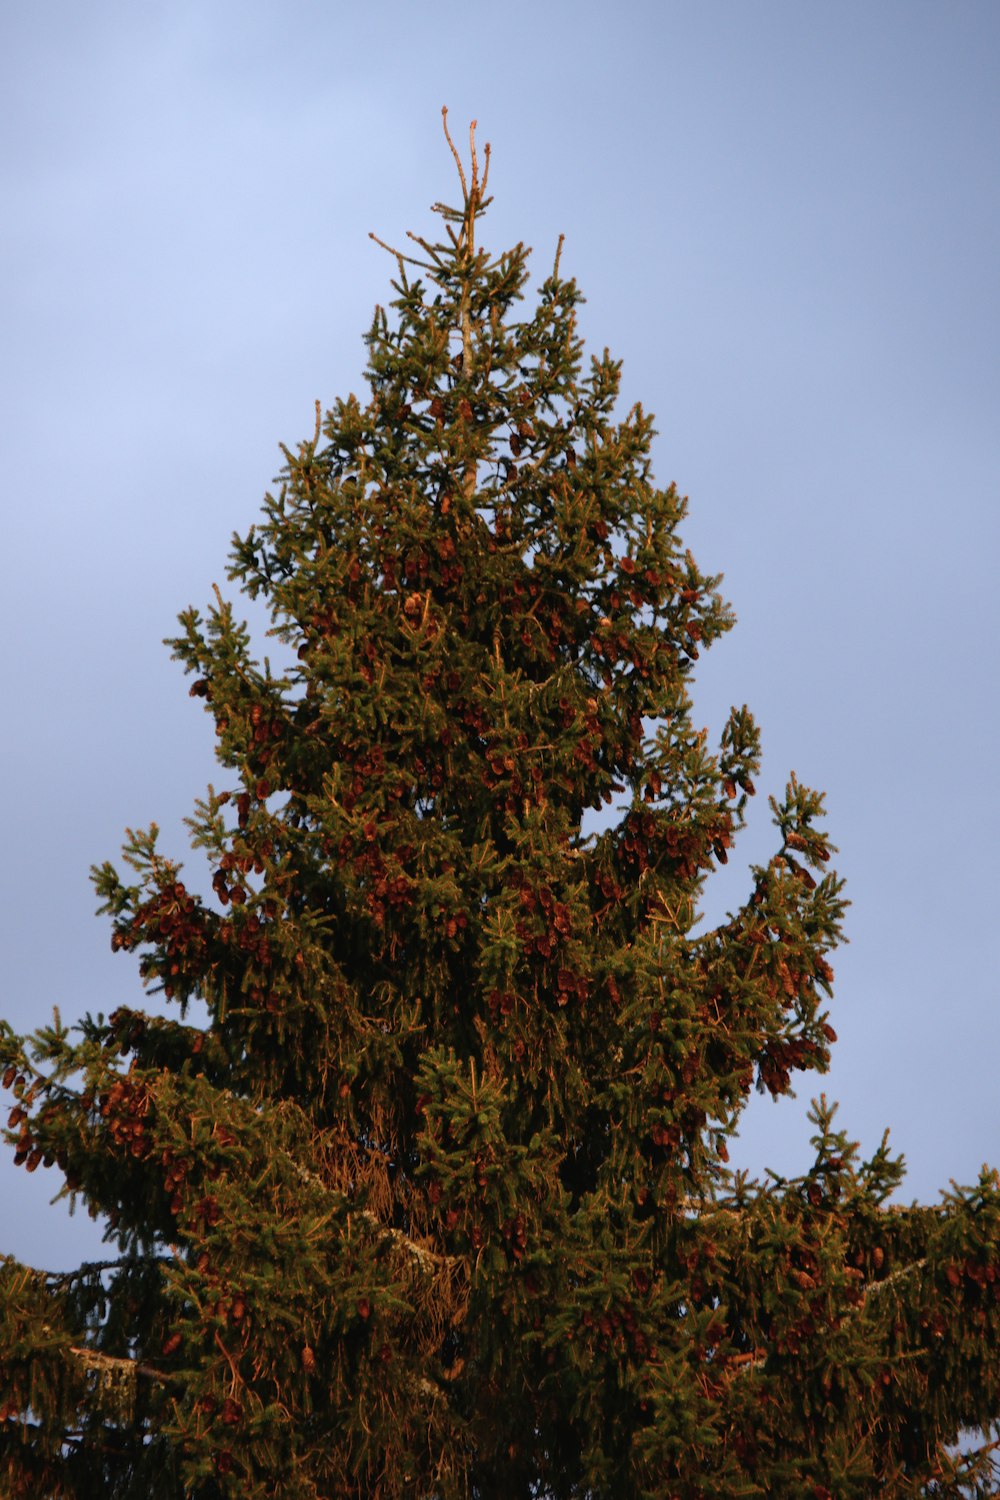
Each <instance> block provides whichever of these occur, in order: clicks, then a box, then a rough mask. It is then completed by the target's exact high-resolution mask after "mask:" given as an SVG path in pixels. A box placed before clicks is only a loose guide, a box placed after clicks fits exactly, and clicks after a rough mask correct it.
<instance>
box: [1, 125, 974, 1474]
mask: <svg viewBox="0 0 1000 1500" xmlns="http://www.w3.org/2000/svg"><path fill="white" fill-rule="evenodd" d="M449 143H450V138H449ZM452 150H453V152H454V156H455V162H456V165H457V167H458V172H459V178H460V187H461V202H460V204H459V206H458V207H456V208H450V207H447V206H443V205H437V210H438V212H439V214H440V216H441V218H442V221H443V228H442V231H441V236H440V238H439V239H438V240H429V239H424V238H422V237H413V239H412V241H411V242H410V244H409V246H408V250H407V253H405V254H404V253H402V252H400V251H395V250H393V251H391V252H390V253H391V254H392V256H393V260H394V264H395V268H396V272H395V279H394V281H393V283H392V285H393V300H392V302H391V306H390V309H389V311H388V312H387V311H384V310H383V309H382V308H378V309H377V310H376V314H375V318H374V321H373V323H372V326H371V330H370V332H369V334H368V338H367V344H368V369H367V380H368V387H369V391H368V396H367V399H366V400H365V401H363V402H362V401H361V400H359V399H358V398H356V397H354V396H350V397H348V398H347V399H346V400H342V401H338V402H336V403H335V404H334V406H333V407H332V409H331V410H329V411H328V412H326V413H325V414H323V413H321V412H320V410H319V407H318V405H317V419H316V426H315V431H314V433H313V435H312V437H311V438H309V440H308V441H305V442H303V443H302V444H301V445H299V446H298V448H297V449H296V450H295V451H294V452H292V451H290V450H285V467H284V469H283V471H282V474H281V476H280V481H279V485H278V488H277V492H276V494H274V495H269V496H268V497H267V499H266V502H265V506H264V512H263V518H262V520H261V521H260V522H259V523H258V524H257V525H255V526H253V527H251V528H250V531H249V532H248V533H247V535H246V536H243V537H237V538H235V539H234V545H233V554H232V568H231V575H230V576H231V579H232V580H233V581H234V582H235V583H236V584H238V585H239V586H240V588H242V590H244V591H245V593H246V594H247V595H248V596H249V597H250V598H251V599H253V598H261V599H262V600H263V601H264V602H265V603H266V605H267V607H268V609H269V611H270V615H271V619H272V622H273V630H272V635H273V636H274V638H275V641H276V650H277V652H278V653H280V660H279V662H278V665H276V666H272V665H271V663H270V662H269V661H268V660H267V659H263V660H261V659H258V657H257V656H255V654H254V650H253V647H252V643H251V639H250V635H249V632H248V630H247V629H246V627H245V626H243V625H241V624H240V623H239V619H238V617H237V615H236V614H235V613H234V611H233V607H232V605H231V603H230V602H229V601H228V600H226V599H224V598H223V597H222V595H221V594H217V597H216V600H215V602H214V604H213V606H212V607H211V609H210V610H209V613H208V615H207V618H202V616H201V615H200V614H199V613H198V612H197V611H196V610H194V609H190V610H187V611H186V612H185V613H184V614H182V615H181V617H180V633H179V634H178V636H177V638H176V639H175V640H173V641H172V642H171V645H172V647H173V650H174V653H175V655H176V656H177V658H178V659H179V660H180V662H181V663H182V665H183V667H184V669H185V671H187V672H188V673H190V674H191V676H192V686H191V693H192V695H193V696H194V697H196V698H199V699H200V700H201V701H202V704H203V705H204V707H205V709H206V710H207V712H208V714H209V716H210V718H211V720H212V722H213V725H214V729H215V734H216V737H217V756H218V761H219V764H220V766H221V768H222V770H221V777H222V785H221V787H220V788H218V789H217V788H216V787H214V786H210V787H209V788H208V791H207V793H206V794H205V796H204V798H202V799H201V800H200V801H198V802H197V804H196V807H195V812H194V816H193V817H192V818H191V820H190V826H191V834H192V841H193V845H194V847H195V849H197V850H198V851H200V853H201V854H202V855H203V856H204V858H205V860H207V862H208V865H209V867H210V874H209V876H208V877H207V878H206V881H205V882H204V889H198V888H197V882H195V883H192V884H191V885H189V884H188V883H187V882H186V881H185V879H184V878H183V871H182V869H181V866H180V864H179V863H177V861H176V860H174V859H172V858H170V857H169V856H168V855H166V854H164V853H163V852H161V850H160V848H159V845H158V841H157V830H156V827H155V825H151V826H150V828H149V829H147V830H144V831H138V832H130V833H129V834H128V842H127V844H126V847H125V850H124V870H125V873H124V874H123V873H120V871H119V869H118V868H116V867H115V866H112V865H111V864H105V865H103V866H101V867H100V868H99V869H97V870H95V881H96V887H97V891H98V893H99V897H100V900H101V903H102V909H103V911H104V912H105V913H107V915H108V916H109V917H110V921H111V926H112V944H113V946H114V947H115V948H116V949H121V950H124V951H125V952H127V953H135V954H136V955H137V956H138V963H139V968H140V972H141V975H142V978H143V981H144V982H145V983H146V984H147V985H148V986H150V987H152V988H153V989H154V990H155V991H156V992H158V993H160V994H161V995H162V996H163V997H165V998H166V999H167V1000H169V1001H172V1002H173V1009H170V1008H168V1010H167V1014H166V1015H165V1016H164V1015H159V1014H150V1013H147V1012H145V1011H143V1010H142V1009H140V1008H137V1009H129V1008H122V1009H119V1010H117V1011H115V1012H114V1014H112V1015H111V1016H110V1017H108V1018H105V1017H104V1016H101V1015H99V1016H96V1017H94V1016H90V1015H88V1016H87V1017H85V1019H84V1020H83V1021H82V1022H81V1023H80V1025H79V1026H78V1027H77V1028H75V1029H73V1030H70V1029H68V1028H66V1027H65V1026H64V1025H63V1024H62V1023H61V1021H60V1020H59V1018H58V1017H56V1019H55V1021H54V1022H53V1024H52V1025H51V1026H48V1027H45V1028H42V1029H41V1030H39V1031H38V1032H36V1033H35V1034H34V1035H33V1036H31V1037H28V1038H24V1037H20V1036H17V1035H15V1034H14V1032H13V1031H12V1030H11V1028H10V1027H9V1026H7V1025H6V1024H5V1023H0V1071H2V1083H3V1086H4V1088H5V1089H6V1090H9V1091H10V1096H11V1101H12V1107H11V1110H10V1115H9V1120H8V1128H7V1131H6V1138H7V1141H8V1143H9V1145H10V1146H11V1148H12V1149H13V1152H14V1159H15V1161H16V1162H18V1163H20V1164H22V1165H23V1166H24V1168H25V1169H26V1170H27V1171H29V1172H33V1171H34V1170H35V1169H36V1168H37V1167H38V1166H39V1165H44V1166H45V1167H48V1168H54V1169H56V1171H57V1172H58V1173H59V1174H60V1178H61V1182H62V1184H63V1192H64V1193H65V1194H68V1195H69V1196H70V1197H71V1198H73V1199H75V1200H79V1201H80V1202H82V1203H83V1204H85V1205H86V1207H87V1208H88V1209H89V1210H90V1211H91V1212H92V1213H93V1214H94V1215H97V1216H100V1217H101V1218H102V1219H103V1220H104V1221H105V1222H106V1224H107V1235H106V1238H107V1242H108V1247H109V1249H108V1259H107V1260H106V1261H103V1262H101V1263H98V1264H85V1265H82V1266H80V1267H79V1269H77V1270H75V1271H71V1272H66V1273H58V1274H56V1273H52V1272H47V1271H45V1270H41V1269H34V1268H31V1267H28V1266H24V1265H20V1264H18V1263H17V1262H16V1261H15V1260H14V1259H13V1258H11V1257H9V1256H8V1257H0V1418H2V1420H0V1493H2V1494H3V1495H4V1496H5V1497H11V1500H57V1497H59V1500H63V1497H65V1500H98V1497H100V1500H140V1497H141V1500H182V1497H190V1500H222V1497H229V1496H232V1497H240V1500H265V1497H283V1500H332V1497H340V1496H355V1497H359V1500H360V1497H380V1500H381V1497H386V1500H388V1497H396V1496H399V1497H402V1496H412V1497H423V1500H452V1497H455V1500H458V1497H482V1500H486V1497H493V1496H496V1497H511V1500H516V1497H523V1500H529V1497H539V1500H542V1497H553V1500H556V1497H559V1500H563V1497H565V1500H570V1497H573V1500H584V1497H594V1500H597V1497H605V1496H607V1497H612V1496H613V1497H625V1500H627V1497H650V1500H651V1497H654V1496H656V1497H664V1496H676V1497H684V1500H688V1497H699V1496H704V1497H709V1496H712V1497H716V1496H723V1497H725V1496H750V1495H766V1496H786V1497H801V1496H806V1497H809V1496H812V1497H815V1500H831V1497H836V1500H847V1497H855V1496H856V1497H862V1496H865V1497H867V1496H872V1495H876V1494H878V1495H889V1496H928V1497H929V1496H935V1497H936V1496H941V1497H943V1496H958V1495H962V1496H973V1495H987V1494H996V1493H1000V1490H998V1489H997V1479H996V1474H995V1472H994V1469H993V1460H992V1454H993V1441H992V1440H993V1438H996V1437H998V1436H1000V1427H998V1426H997V1422H998V1418H1000V1341H998V1331H1000V1184H998V1179H997V1176H996V1174H995V1173H992V1172H988V1171H986V1170H985V1169H984V1172H983V1175H982V1177H981V1179H980V1181H979V1182H978V1183H976V1184H975V1185H973V1186H971V1187H969V1188H964V1189H955V1190H953V1191H952V1192H951V1193H949V1194H946V1195H944V1196H943V1198H942V1200H941V1202H940V1203H939V1204H938V1205H935V1206H932V1207H927V1206H920V1205H913V1206H910V1207H903V1206H900V1205H899V1204H898V1203H896V1202H895V1201H892V1200H891V1195H892V1193H893V1190H894V1189H895V1188H897V1187H898V1185H899V1183H900V1181H901V1179H902V1175H903V1169H902V1164H901V1161H900V1160H898V1159H896V1158H894V1157H893V1156H892V1155H891V1154H890V1153H889V1150H888V1147H887V1145H886V1142H885V1141H883V1143H882V1145H881V1146H880V1147H879V1149H878V1150H877V1151H876V1152H875V1153H874V1155H873V1156H871V1157H870V1158H869V1159H867V1160H863V1159H862V1158H861V1156H860V1154H859V1151H858V1148H857V1146H856V1145H854V1144H853V1143H852V1142H851V1141H850V1140H849V1138H848V1136H847V1135H846V1134H844V1133H843V1132H842V1131H840V1130H839V1129H838V1128H837V1127H836V1125H835V1121H834V1110H833V1108H832V1107H831V1106H829V1105H828V1104H827V1103H826V1101H825V1098H820V1100H819V1101H818V1102H817V1103H816V1104H815V1105H814V1107H813V1113H812V1116H811V1118H812V1121H813V1126H814V1136H813V1145H814V1148H815V1160H814V1163H813V1165H812V1166H811V1168H810V1169H809V1171H808V1172H807V1173H806V1174H805V1175H804V1176H802V1177H801V1178H796V1179H794V1180H782V1179H778V1178H775V1177H769V1178H768V1179H767V1180H765V1181H753V1180H749V1179H748V1178H747V1177H746V1176H745V1175H744V1174H741V1173H734V1172H732V1171H731V1170H730V1168H729V1167H728V1166H727V1162H728V1149H727V1141H728V1140H729V1139H730V1137H731V1136H732V1135H733V1133H734V1131H735V1130H736V1128H737V1126H738V1123H739V1119H740V1114H741V1111H742V1109H743V1107H744V1105H745V1104H746V1101H747V1098H748V1096H749V1094H750V1092H751V1091H752V1090H753V1089H754V1088H755V1087H756V1088H757V1089H759V1090H762V1091H765V1092H768V1093H770V1094H771V1095H774V1096H781V1095H784V1094H786V1093H788V1092H789V1090H790V1087H791V1084H792V1081H793V1077H794V1075H796V1074H798V1073H810V1072H811V1073H823V1072H824V1071H825V1070H826V1068H827V1066H828V1061H829V1055H830V1047H831V1045H832V1044H833V1043H834V1042H835V1040H836V1036H835V1033H834V1030H833V1027H832V1026H831V1024H830V1021H829V1016H828V1009H827V1007H828V1003H829V1000H830V997H831V993H832V991H831V986H832V980H833V972H832V969H831V965H830V954H831V952H832V950H833V949H834V948H835V946H836V945H837V942H838V940H839V938H840V936H841V924H842V920H843V915H844V905H845V903H844V899H843V895H842V887H841V882H840V880H839V879H838V877H837V876H836V875H835V874H834V873H833V872H832V871H831V869H830V865H829V861H830V855H831V848H832V846H831V845H830V843H829V841H828V838H827V834H826V831H825V826H824V822H823V809H822V798H821V796H820V795H819V794H817V793H816V792H813V791H811V790H809V789H808V788H807V787H805V786H804V785H802V784H801V783H799V782H798V781H797V780H796V779H795V778H794V777H793V778H792V779H791V780H790V782H789V784H788V787H787V791H786V793H785V796H784V798H783V799H782V800H780V801H775V802H772V812H773V818H774V825H775V836H774V846H773V848H774V852H773V857H772V858H771V859H770V861H769V863H767V864H766V865H761V866H754V867H752V869H751V871H750V873H749V877H748V882H747V890H748V895H747V899H746V900H745V902H744V904H743V905H742V906H740V907H739V909H738V910H736V911H734V912H732V913H730V914H729V915H728V916H727V918H726V920H725V921H723V922H721V923H720V924H719V925H717V926H715V927H713V928H710V929H709V928H706V927H705V925H704V921H703V919H701V916H700V913H701V908H702V897H703V893H704V889H705V883H706V881H707V879H708V878H709V876H710V874H711V872H712V870H713V869H714V868H715V867H716V866H717V865H719V864H724V863H725V862H726V861H727V860H728V859H729V857H730V855H731V853H732V852H733V850H734V847H735V845H736V842H737V839H738V835H739V833H740V830H741V828H742V826H743V823H744V818H745V814H746V810H747V806H748V802H749V800H750V799H751V798H752V797H753V795H754V779H755V777H756V776H757V774H758V765H759V735H758V731H757V727H756V725H755V723H754V720H753V718H752V717H751V715H750V713H749V711H748V709H746V708H734V709H733V711H732V712H731V714H730V716H729V718H728V721H727V722H726V724H725V727H724V729H723V730H722V734H721V738H720V740H719V742H718V743H717V744H715V745H710V744H709V742H708V737H707V735H706V733H705V731H703V730H701V729H700V728H698V727H697V724H696V722H695V721H694V720H693V718H692V712H693V709H692V701H691V696H690V687H691V678H692V673H693V670H694V665H695V663H696V662H697V660H698V657H699V653H700V652H702V651H704V650H706V649H708V648H709V647H710V646H711V645H712V644H713V643H714V642H715V641H716V639H717V638H718V637H720V636H721V635H723V634H724V633H725V632H726V631H727V630H728V629H729V628H730V626H731V625H732V623H733V621H732V616H731V613H730V611H729V609H728V607H727V605H726V604H725V603H724V602H723V600H722V598H721V597H720V595H719V593H718V584H719V579H718V578H716V577H713V576H710V575H708V574H705V573H703V572H702V571H701V570H700V568H699V566H698V564H697V563H696V562H695V559H694V558H693V557H692V555H691V553H690V552H689V551H687V550H686V548H685V546H684V544H683V540H682V536H681V528H682V525H683V521H684V516H685V511H686V501H685V499H684V498H683V497H682V496H681V495H680V494H679V493H678V492H677V491H676V489H674V487H673V486H670V487H669V488H666V489H660V488H658V487H657V486H656V484H655V482H654V479H653V477H652V474H651V469H650V445H651V440H652V436H653V427H652V423H651V419H650V417H649V416H648V415H647V413H646V412H645V411H644V410H643V408H642V407H641V406H635V407H634V408H633V409H632V410H631V411H629V412H628V413H627V414H626V415H624V416H621V415H617V414H616V412H617V396H618V387H619V366H618V364H617V363H616V362H615V361H614V360H613V359H612V358H611V357H610V355H609V354H608V353H607V351H605V352H604V353H603V354H602V355H600V356H599V357H596V358H591V359H590V360H589V361H585V359H584V350H583V346H582V342H581V339H580V336H579V334H578V330H577V308H578V305H579V303H580V301H581V297H580V293H579V291H578V289H577V287H576V284H575V283H574V282H573V281H572V280H569V279H566V278H565V277H564V276H563V274H562V271H561V268H560V255H559V254H557V255H556V259H555V265H554V267H553V269H552V272H551V274H550V275H549V276H548V277H547V278H546V279H545V280H544V281H543V282H542V284H541V286H540V288H539V289H538V291H537V295H536V296H535V298H534V302H533V306H532V308H531V310H530V311H525V310H524V309H523V308H522V306H521V304H522V301H523V299H524V297H525V293H526V286H527V278H528V271H527V257H528V252H527V250H526V249H525V247H524V246H523V245H517V246H515V247H514V248H513V249H512V250H509V251H507V252H506V253H504V254H501V255H499V256H493V255H491V254H489V253H487V252H486V251H484V250H483V249H481V248H480V247H479V244H478V241H477V233H478V229H479V223H480V219H481V217H482V215H483V213H484V212H485V210H486V208H487V206H488V203H489V199H488V197H487V195H486V188H487V177H488V170H489V152H488V148H487V151H486V154H485V160H484V162H483V163H482V164H481V163H480V162H479V160H478V159H477V154H476V147H475V140H474V137H473V138H472V140H471V162H470V163H469V165H468V167H466V164H465V162H464V161H463V160H462V159H461V157H460V155H459V153H458V152H457V151H455V148H454V146H452ZM481 165H482V167H483V170H482V171H480V166H481ZM560 248H561V245H560ZM411 250H412V251H413V254H412V255H411V254H410V253H409V252H410V251H411ZM192 1002H196V1005H195V1006H194V1008H192ZM196 1017H199V1018H201V1017H205V1018H206V1019H204V1020H199V1021H198V1023H197V1024H196V1021H195V1018H196ZM970 1432H972V1433H973V1434H974V1437H973V1439H971V1440H970V1439H969V1436H968V1435H969V1433H970Z"/></svg>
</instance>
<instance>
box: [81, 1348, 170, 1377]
mask: <svg viewBox="0 0 1000 1500" xmlns="http://www.w3.org/2000/svg"><path fill="white" fill-rule="evenodd" d="M69 1352H70V1354H72V1355H74V1356H75V1357H76V1358H77V1359H78V1360H79V1361H80V1363H81V1364H82V1365H83V1367H84V1369H86V1370H100V1371H103V1372H104V1373H106V1374H108V1375H111V1374H115V1373H117V1374H119V1375H124V1376H126V1377H127V1378H129V1379H130V1380H132V1381H134V1380H135V1378H136V1376H138V1375H141V1376H143V1378H144V1379H146V1380H155V1381H156V1382H157V1383H158V1384H159V1385H180V1384H181V1383H182V1382H181V1377H180V1376H179V1375H168V1374H166V1373H165V1372H164V1371H163V1370H157V1369H156V1368H155V1367H154V1366H153V1365H147V1364H145V1363H143V1362H142V1361H139V1360H134V1359H129V1358H127V1356H121V1355H116V1354H102V1353H101V1352H100V1350H98V1349H88V1348H87V1347H86V1346H85V1345H84V1346H82V1347H81V1346H80V1345H77V1344H70V1346H69Z"/></svg>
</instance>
